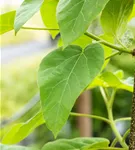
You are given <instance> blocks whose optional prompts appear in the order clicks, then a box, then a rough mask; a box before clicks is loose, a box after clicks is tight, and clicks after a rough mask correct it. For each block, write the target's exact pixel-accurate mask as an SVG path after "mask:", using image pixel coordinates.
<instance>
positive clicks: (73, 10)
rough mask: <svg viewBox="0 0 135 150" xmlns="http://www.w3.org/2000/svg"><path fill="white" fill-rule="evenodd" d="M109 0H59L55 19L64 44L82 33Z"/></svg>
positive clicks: (69, 42) (67, 43)
mask: <svg viewBox="0 0 135 150" xmlns="http://www.w3.org/2000/svg"><path fill="white" fill-rule="evenodd" d="M108 1H109V0H100V1H99V0H81V1H79V0H60V1H59V3H58V7H57V20H58V24H59V27H60V33H61V37H62V40H63V43H64V46H65V47H66V46H67V45H69V44H71V43H72V42H73V41H75V40H76V39H77V38H79V37H80V36H82V35H83V33H84V32H85V31H86V30H87V29H88V27H89V25H90V23H91V22H92V21H93V20H94V19H95V18H96V17H97V16H98V15H99V14H100V12H101V11H102V10H103V9H104V7H105V5H106V4H107V2H108Z"/></svg>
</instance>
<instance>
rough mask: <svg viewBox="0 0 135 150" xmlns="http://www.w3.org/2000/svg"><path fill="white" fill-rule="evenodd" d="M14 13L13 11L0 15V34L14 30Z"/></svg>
mask: <svg viewBox="0 0 135 150" xmlns="http://www.w3.org/2000/svg"><path fill="white" fill-rule="evenodd" d="M15 13H16V12H15V11H10V12H7V13H5V14H2V15H0V34H4V33H6V32H8V31H11V30H13V29H14V19H15Z"/></svg>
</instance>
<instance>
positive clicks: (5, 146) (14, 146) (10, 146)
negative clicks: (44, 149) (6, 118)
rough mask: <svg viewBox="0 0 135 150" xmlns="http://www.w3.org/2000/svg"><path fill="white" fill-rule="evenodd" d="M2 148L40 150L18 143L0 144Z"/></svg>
mask: <svg viewBox="0 0 135 150" xmlns="http://www.w3.org/2000/svg"><path fill="white" fill-rule="evenodd" d="M0 148H1V150H39V149H35V148H32V147H23V146H17V145H4V144H0Z"/></svg>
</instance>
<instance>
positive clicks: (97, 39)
mask: <svg viewBox="0 0 135 150" xmlns="http://www.w3.org/2000/svg"><path fill="white" fill-rule="evenodd" d="M84 34H85V35H87V36H88V37H90V38H92V39H94V40H96V41H102V42H101V43H102V44H103V45H105V46H107V47H110V48H113V49H116V50H118V51H120V52H124V53H129V54H133V50H130V49H125V48H123V47H119V46H116V45H114V44H112V43H109V42H107V41H105V40H103V39H101V38H99V37H98V36H96V35H94V34H92V33H88V32H85V33H84Z"/></svg>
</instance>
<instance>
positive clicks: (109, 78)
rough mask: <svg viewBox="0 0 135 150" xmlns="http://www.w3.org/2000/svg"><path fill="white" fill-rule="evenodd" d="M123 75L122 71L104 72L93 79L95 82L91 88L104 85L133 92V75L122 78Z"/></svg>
mask: <svg viewBox="0 0 135 150" xmlns="http://www.w3.org/2000/svg"><path fill="white" fill-rule="evenodd" d="M122 76H123V75H122V74H121V75H120V72H116V73H112V72H104V73H102V74H101V75H100V76H99V77H97V78H96V79H95V80H94V81H93V83H92V84H91V85H90V86H89V88H93V87H96V86H103V87H113V88H117V89H123V90H127V91H129V92H133V77H129V78H127V79H121V77H122Z"/></svg>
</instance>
